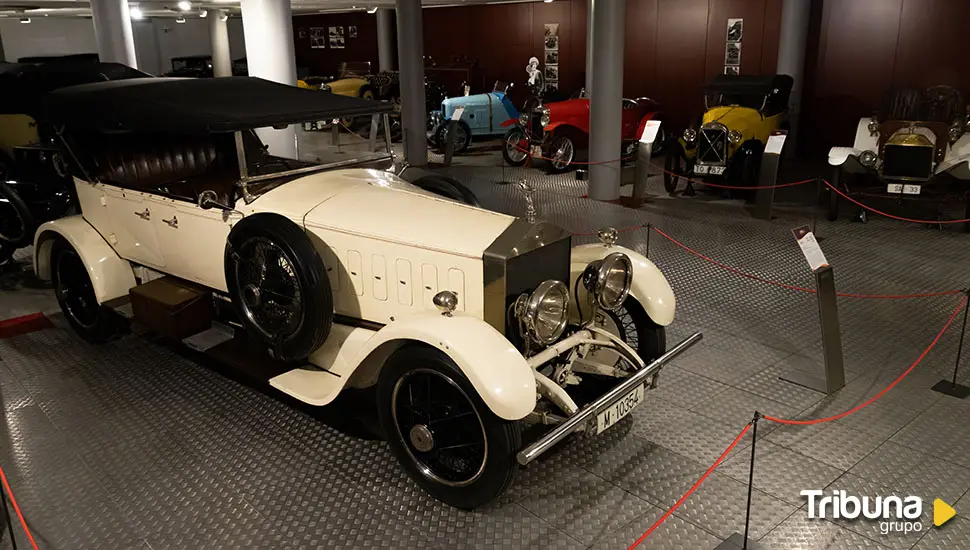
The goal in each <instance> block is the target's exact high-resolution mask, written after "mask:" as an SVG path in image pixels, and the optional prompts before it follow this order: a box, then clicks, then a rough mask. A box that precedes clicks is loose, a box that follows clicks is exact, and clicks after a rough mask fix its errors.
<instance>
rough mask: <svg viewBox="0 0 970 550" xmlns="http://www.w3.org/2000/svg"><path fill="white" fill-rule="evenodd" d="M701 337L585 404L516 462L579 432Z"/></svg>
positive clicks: (694, 337)
mask: <svg viewBox="0 0 970 550" xmlns="http://www.w3.org/2000/svg"><path fill="white" fill-rule="evenodd" d="M703 337H704V335H703V334H701V333H700V332H695V333H694V334H692V335H690V336H689V337H688V338H687V339H685V340H684V341H683V342H681V343H679V344H677V345H676V346H674V347H673V348H671V349H670V351H668V352H667V353H665V354H663V355H661V356H660V357H658V358H657V359H655V360H654V361H653V362H652V363H650V364H649V365H647V366H646V367H644V368H642V369H640V370H638V371H637V372H636V373H635V374H633V375H632V376H630V377H629V378H627V379H626V380H624V381H623V382H622V383H620V384H619V385H618V386H616V387H615V388H613V389H612V390H610V391H608V392H606V393H605V394H603V395H602V396H601V397H600V398H599V399H597V400H596V401H593V402H592V403H590V404H588V405H586V406H585V407H583V408H582V409H580V410H579V411H577V412H576V414H574V415H572V416H570V417H569V418H567V419H566V421H565V422H563V423H562V424H559V425H558V426H556V427H555V428H553V429H552V430H550V431H549V433H547V434H546V435H544V436H542V437H540V438H539V439H538V440H536V441H535V442H533V443H532V444H531V445H529V446H528V447H526V448H525V449H522V450H521V451H519V453H518V454H517V455H516V459H517V460H518V461H519V464H522V465H523V466H525V465H526V464H528V463H530V462H532V461H533V460H535V459H536V458H538V457H539V456H540V455H542V454H543V453H545V452H546V451H548V450H549V449H551V448H552V447H553V445H555V444H557V443H559V442H560V441H562V440H563V439H565V438H566V436H567V435H569V434H571V433H573V432H575V431H576V430H578V429H579V428H580V427H581V426H582V424H583V422H585V421H587V420H588V419H589V418H590V417H592V416H594V415H596V414H599V413H601V412H603V410H604V409H606V408H607V407H609V406H610V405H612V404H614V403H616V402H617V401H619V400H620V399H621V398H622V397H623V396H624V395H626V394H627V393H629V392H630V391H631V390H633V388H635V387H636V386H637V385H638V384H643V383H644V382H646V380H647V379H648V378H650V376H651V375H653V374H654V373H656V372H657V371H658V370H660V369H661V368H662V367H663V366H664V365H666V364H667V363H669V362H670V361H672V360H673V359H674V358H675V357H677V356H678V355H680V354H681V353H684V352H685V351H687V349H688V348H690V347H691V346H693V345H694V344H696V343H697V342H700V341H701V339H702V338H703Z"/></svg>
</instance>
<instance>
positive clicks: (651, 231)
mask: <svg viewBox="0 0 970 550" xmlns="http://www.w3.org/2000/svg"><path fill="white" fill-rule="evenodd" d="M651 233H653V224H652V223H650V222H647V253H646V254H645V256H646V257H647V259H650V234H651Z"/></svg>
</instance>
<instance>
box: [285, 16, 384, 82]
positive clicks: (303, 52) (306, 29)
mask: <svg viewBox="0 0 970 550" xmlns="http://www.w3.org/2000/svg"><path fill="white" fill-rule="evenodd" d="M351 25H356V26H357V38H350V36H349V35H348V34H347V33H348V27H350V26H351ZM330 26H342V27H343V28H344V43H345V46H346V47H345V48H344V49H330V44H329V43H328V44H327V47H326V48H323V49H313V48H311V47H310V28H311V27H322V28H323V29H324V30H323V32H324V36H326V33H327V28H328V27H330ZM301 34H302V35H303V36H302V37H301ZM293 40H294V46H295V48H294V49H295V53H296V66H297V67H301V68H306V69H307V70H308V71H309V74H311V75H315V76H325V75H332V74H336V72H337V69H338V68H339V67H340V64H341V63H342V62H345V61H354V62H358V61H369V62H371V64H372V67H374V70H375V71H376V70H377V16H376V15H373V14H369V13H365V12H352V13H327V14H323V13H321V14H316V15H301V16H298V17H294V18H293Z"/></svg>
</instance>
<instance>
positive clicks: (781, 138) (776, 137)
mask: <svg viewBox="0 0 970 550" xmlns="http://www.w3.org/2000/svg"><path fill="white" fill-rule="evenodd" d="M787 137H788V135H787V134H773V135H770V136H768V143H767V144H766V145H765V153H771V154H774V155H780V154H781V150H782V149H783V148H784V147H785V138H787Z"/></svg>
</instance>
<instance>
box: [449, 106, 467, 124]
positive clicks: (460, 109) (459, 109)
mask: <svg viewBox="0 0 970 550" xmlns="http://www.w3.org/2000/svg"><path fill="white" fill-rule="evenodd" d="M464 112H465V108H464V107H457V108H456V109H455V112H454V113H451V120H454V121H456V122H457V121H459V120H461V115H462V114H463V113H464Z"/></svg>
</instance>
